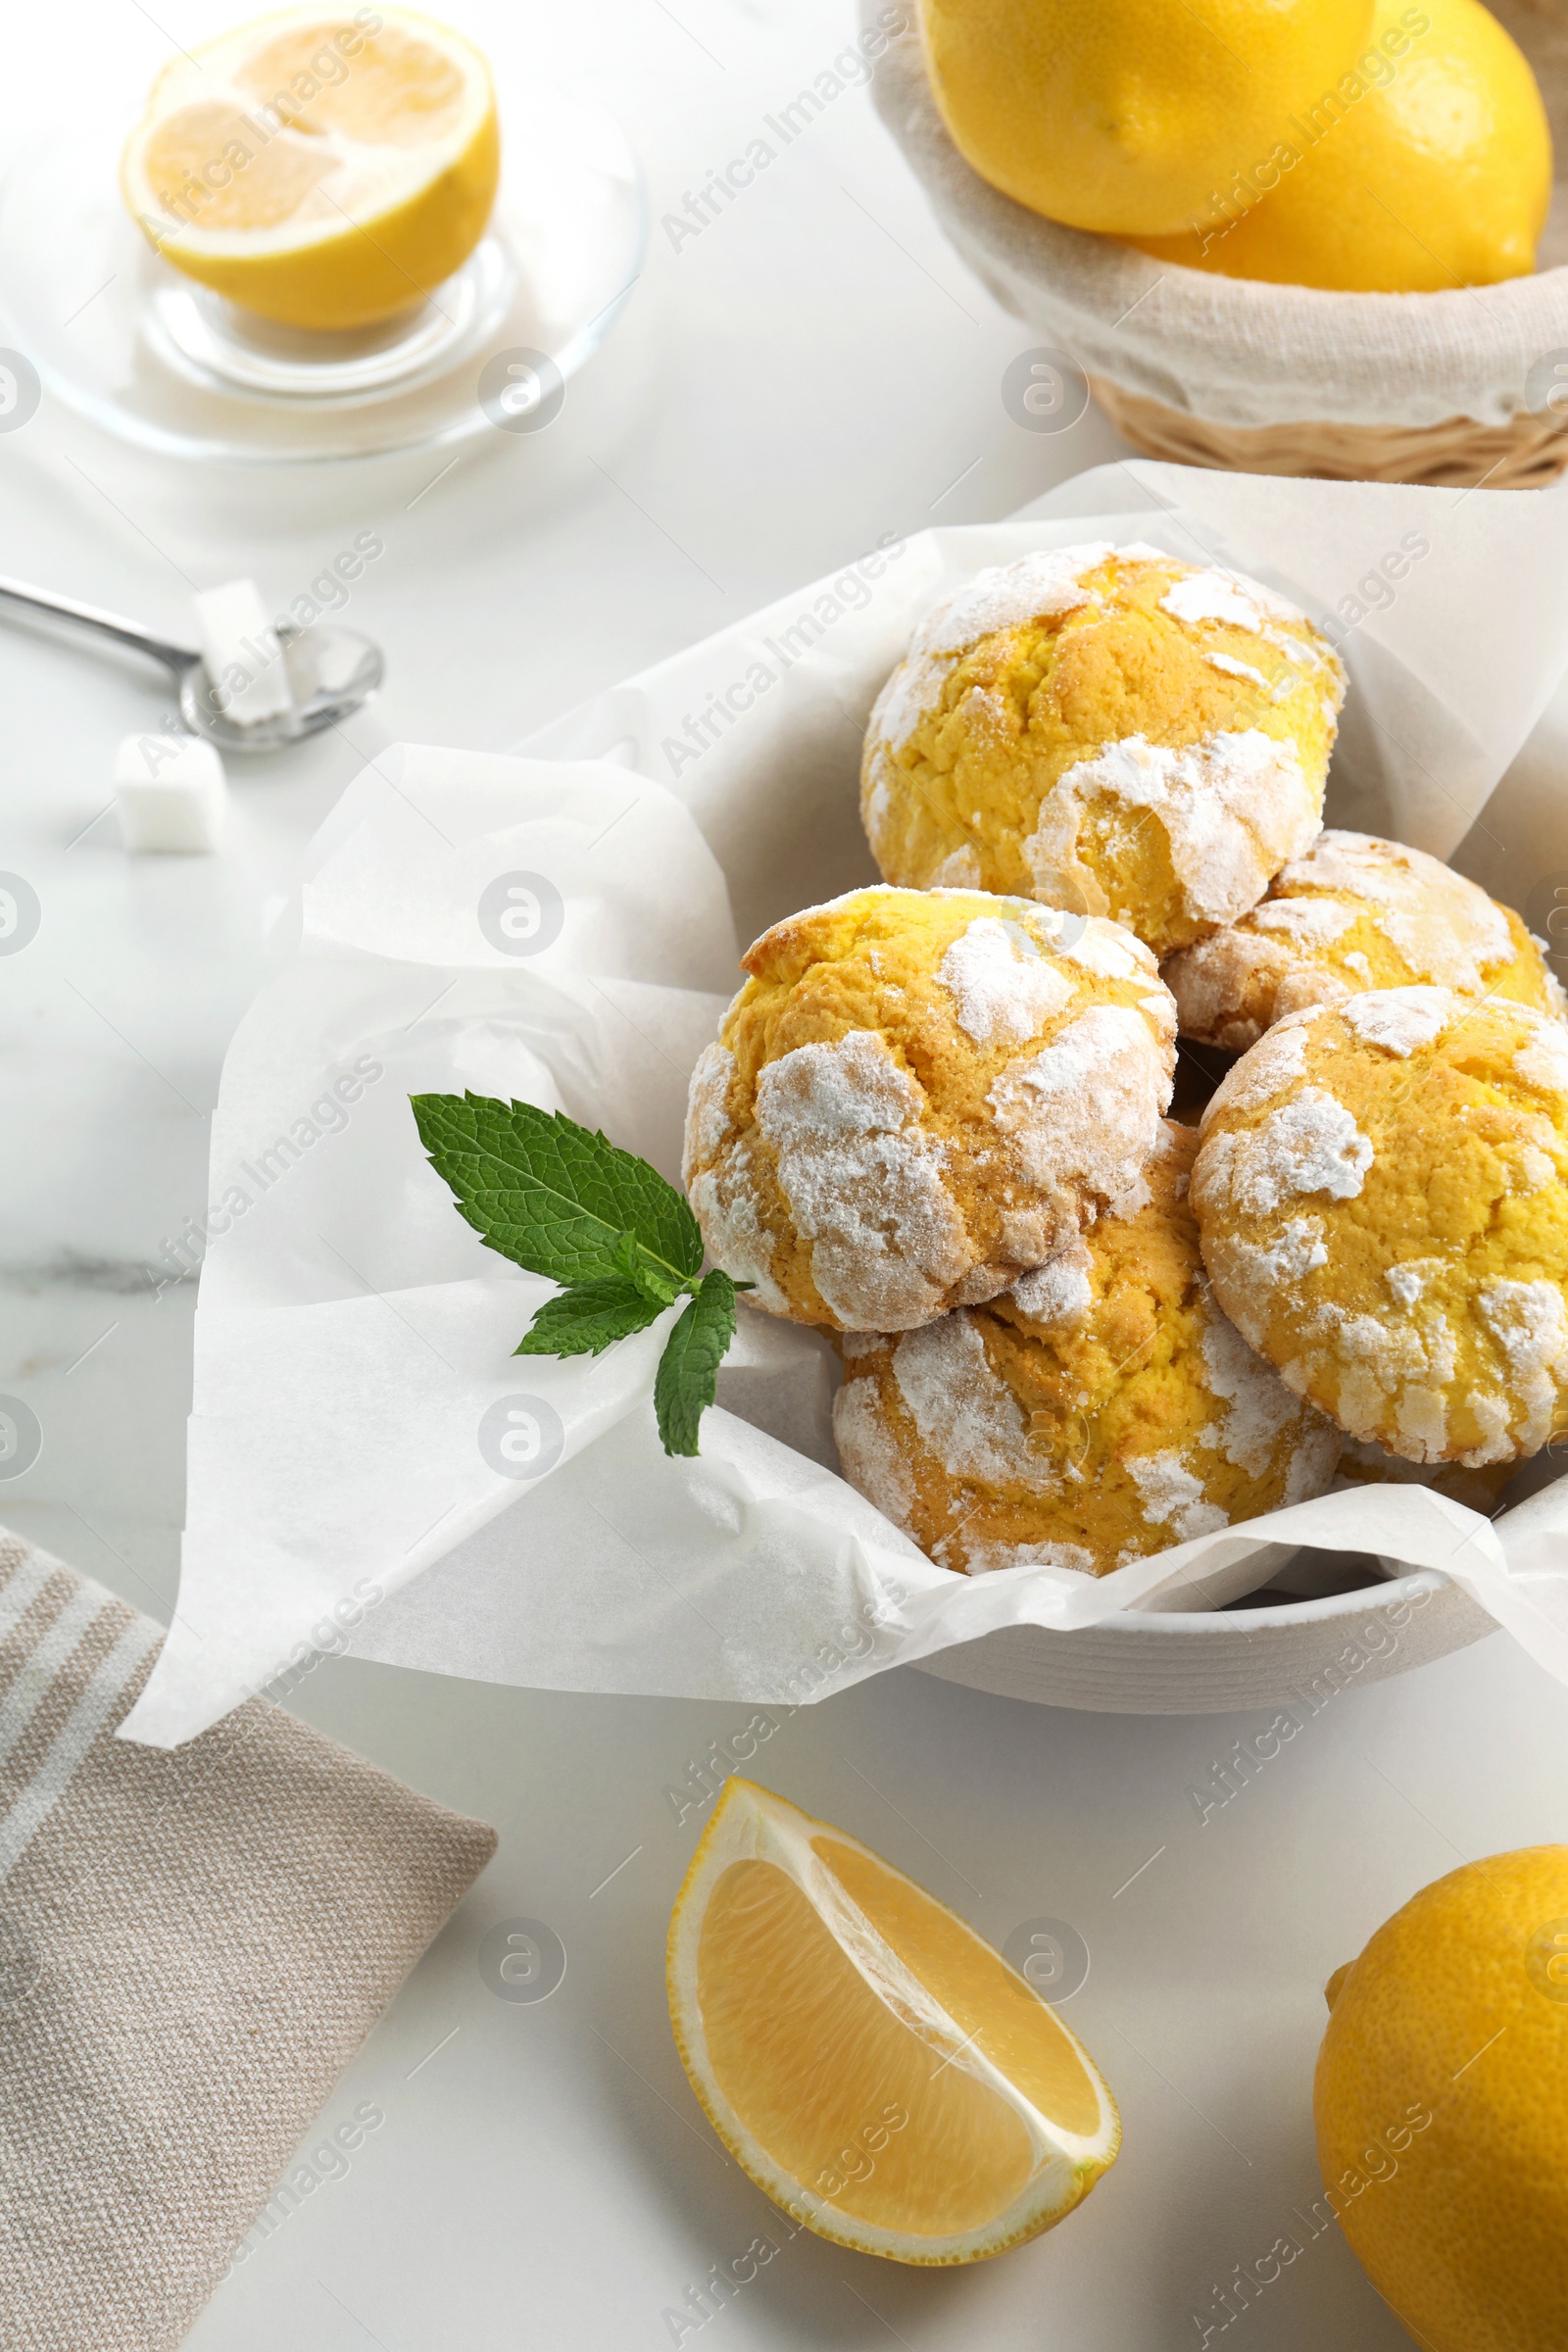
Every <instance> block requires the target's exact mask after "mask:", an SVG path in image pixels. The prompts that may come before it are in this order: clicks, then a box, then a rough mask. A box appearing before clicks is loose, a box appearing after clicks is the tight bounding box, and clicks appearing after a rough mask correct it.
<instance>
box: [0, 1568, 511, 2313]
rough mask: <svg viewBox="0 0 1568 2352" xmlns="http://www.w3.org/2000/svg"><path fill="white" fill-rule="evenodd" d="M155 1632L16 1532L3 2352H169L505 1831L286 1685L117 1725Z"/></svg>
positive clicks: (4, 1957) (9, 1573) (7, 1792)
mask: <svg viewBox="0 0 1568 2352" xmlns="http://www.w3.org/2000/svg"><path fill="white" fill-rule="evenodd" d="M160 1639H161V1634H160V1629H159V1628H158V1627H157V1626H156V1625H154V1624H153V1623H152V1622H151V1621H150V1620H149V1619H148V1618H145V1617H140V1616H138V1615H137V1614H136V1612H135V1611H134V1610H133V1609H129V1608H127V1607H126V1606H125V1605H124V1603H123V1602H122V1601H119V1600H117V1599H115V1598H114V1597H113V1595H112V1594H110V1593H106V1592H104V1591H103V1589H102V1588H101V1587H100V1586H98V1585H94V1584H91V1583H89V1582H88V1581H87V1580H86V1579H85V1578H83V1577H80V1576H77V1575H76V1574H75V1573H74V1572H73V1570H72V1569H70V1568H66V1567H63V1566H62V1565H61V1563H60V1562H59V1561H58V1560H55V1559H51V1558H50V1557H49V1555H48V1554H47V1553H46V1552H42V1551H39V1550H36V1549H34V1548H32V1547H30V1546H29V1545H28V1544H25V1543H24V1542H23V1541H22V1540H21V1539H20V1538H18V1537H16V1536H12V1535H9V1534H8V1533H7V1532H6V1531H5V1530H4V1529H0V2345H3V2346H4V2352H172V2347H173V2346H175V2345H176V2344H178V2343H179V2341H180V2340H181V2338H182V2337H183V2336H184V2335H185V2333H186V2332H187V2330H188V2329H189V2328H190V2327H191V2325H192V2323H193V2322H194V2320H195V2318H196V2315H197V2313H198V2312H199V2311H200V2310H201V2307H202V2305H203V2303H204V2302H205V2301H206V2300H207V2297H208V2296H209V2294H211V2292H212V2290H213V2288H214V2286H215V2285H216V2284H217V2282H218V2280H219V2279H220V2278H221V2277H222V2275H223V2272H224V2269H225V2267H226V2265H227V2262H228V2258H229V2255H230V2253H231V2251H232V2249H233V2248H234V2247H235V2246H236V2245H237V2244H238V2242H239V2240H240V2239H241V2238H242V2237H243V2236H244V2234H245V2232H246V2231H247V2230H248V2229H249V2228H250V2227H251V2224H252V2223H253V2221H254V2220H255V2217H256V2215H257V2214H258V2213H259V2212H260V2211H261V2209H262V2208H263V2206H264V2205H265V2204H266V2203H267V2200H268V2198H269V2197H270V2195H271V2193H272V2191H273V2189H274V2188H275V2186H276V2183H277V2181H278V2180H279V2178H280V2177H281V2175H282V2173H283V2171H284V2169H285V2167H286V2165H287V2163H288V2161H289V2159H290V2157H291V2156H292V2155H293V2153H294V2150H295V2148H296V2146H297V2145H298V2143H299V2141H300V2140H301V2138H302V2137H303V2136H304V2135H305V2133H306V2131H308V2130H309V2128H310V2125H311V2122H312V2120H313V2118H314V2117H315V2116H316V2114H317V2113H318V2111H319V2108H320V2107H321V2105H322V2104H323V2102H324V2101H325V2099H326V2098H327V2096H328V2094H329V2093H330V2091H331V2089H332V2086H333V2084H334V2082H336V2080H337V2077H338V2075H339V2074H340V2072H341V2071H342V2068H343V2066H344V2065H345V2063H346V2062H347V2060H348V2059H349V2058H350V2057H351V2056H352V2054H353V2052H354V2051H355V2050H356V2049H357V2048H358V2046H359V2044H360V2043H361V2042H362V2041H363V2040H364V2038H365V2035H366V2034H368V2031H369V2029H370V2027H371V2026H372V2025H373V2024H374V2023H375V2020H376V2019H377V2018H378V2017H379V2016H380V2014H381V2012H382V2011H383V2010H384V2009H385V2008H386V2006H387V2004H388V2002H389V2001H390V2000H391V1998H392V1996H393V1994H394V1993H395V1992H396V1990H397V1988H398V1985H399V1984H400V1983H401V1981H402V1979H403V1978H404V1977H405V1976H406V1975H407V1973H408V1971H409V1969H410V1968H412V1967H413V1965H414V1963H415V1961H416V1960H417V1958H418V1956H419V1954H420V1952H421V1951H422V1950H423V1949H424V1946H425V1945H426V1944H427V1943H428V1942H429V1940H430V1938H431V1936H434V1935H435V1934H436V1932H437V1930H438V1929H439V1928H440V1927H441V1926H442V1924H443V1922H444V1921H445V1920H446V1919H447V1918H448V1916H449V1915H450V1913H451V1912H452V1910H453V1908H454V1907H455V1905H456V1904H457V1903H458V1901H459V1900H460V1899H461V1897H462V1895H463V1894H464V1892H465V1890H466V1888H467V1887H468V1886H469V1885H470V1884H471V1883H472V1881H473V1879H474V1878H475V1877H476V1876H477V1874H478V1873H479V1871H481V1870H482V1869H483V1867H484V1865H485V1863H486V1862H487V1861H488V1860H489V1858H490V1856H491V1854H492V1853H493V1852H494V1850H495V1844H496V1838H495V1833H494V1832H493V1831H492V1830H489V1829H487V1828H485V1827H484V1825H483V1824H482V1823H479V1822H474V1821H467V1820H465V1819H464V1818H463V1817H462V1816H461V1815H459V1814H456V1813H449V1812H447V1811H446V1810H445V1808H444V1807H442V1806H440V1805H437V1804H434V1803H432V1802H431V1801H430V1800H429V1798H427V1797H423V1796H418V1795H417V1794H416V1793H415V1792H414V1791H413V1790H412V1789H405V1788H404V1787H402V1785H401V1784H400V1783H399V1782H397V1781H394V1780H392V1779H390V1778H389V1777H388V1776H387V1775H386V1774H385V1773H383V1772H378V1771H377V1770H376V1769H375V1768H374V1767H373V1766H372V1765H369V1764H367V1763H366V1762H364V1760H363V1759H362V1758H361V1757H359V1756H355V1755H352V1754H350V1752H349V1751H348V1750H347V1749H346V1748H342V1747H338V1746H336V1745H335V1744H334V1743H333V1742H332V1741H331V1740H326V1739H323V1738H322V1737H321V1735H320V1734H319V1733H318V1732H314V1731H312V1730H310V1729H309V1728H308V1727H307V1726H306V1725H304V1724H302V1723H298V1722H296V1721H295V1719H294V1718H293V1717H292V1716H289V1715H285V1714H284V1713H282V1712H281V1711H280V1710H279V1709H278V1708H276V1707H273V1706H271V1705H270V1704H269V1703H268V1702H267V1701H266V1700H265V1699H252V1700H250V1701H249V1702H248V1703H247V1704H246V1705H245V1706H243V1707H241V1708H239V1709H238V1710H237V1711H236V1712H235V1713H234V1714H232V1715H230V1716H228V1717H227V1718H226V1719H225V1721H223V1722H222V1723H221V1724H218V1725H216V1726H215V1727H214V1729H213V1730H212V1731H210V1732H207V1733H204V1734H203V1736H202V1737H201V1738H200V1739H199V1740H192V1741H191V1742H190V1743H189V1744H188V1745H187V1746H185V1747H182V1748H178V1749H175V1750H174V1751H172V1752H165V1751H163V1750H161V1749H156V1748H147V1747H137V1746H132V1745H130V1744H128V1743H127V1742H125V1741H123V1740H116V1739H115V1738H114V1732H115V1727H116V1726H117V1725H118V1724H119V1723H120V1722H121V1721H122V1719H123V1716H124V1715H125V1713H126V1712H127V1710H128V1709H129V1707H130V1705H131V1702H132V1701H133V1699H134V1698H135V1696H136V1693H137V1692H138V1691H139V1690H140V1688H141V1685H142V1683H143V1682H144V1681H145V1679H146V1676H147V1673H148V1670H149V1668H150V1666H151V1663H152V1660H153V1657H154V1655H155V1653H156V1651H157V1648H158V1644H159V1642H160Z"/></svg>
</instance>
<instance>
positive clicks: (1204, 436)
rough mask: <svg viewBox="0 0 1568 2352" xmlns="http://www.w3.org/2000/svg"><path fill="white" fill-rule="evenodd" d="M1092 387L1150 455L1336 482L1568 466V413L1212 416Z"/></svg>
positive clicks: (1489, 476)
mask: <svg viewBox="0 0 1568 2352" xmlns="http://www.w3.org/2000/svg"><path fill="white" fill-rule="evenodd" d="M1089 386H1090V390H1091V391H1092V392H1093V393H1094V396H1095V398H1096V400H1097V401H1098V402H1099V403H1100V405H1101V407H1102V408H1103V410H1104V412H1105V414H1106V416H1107V417H1109V418H1110V420H1111V423H1112V424H1113V425H1114V426H1115V427H1116V430H1117V431H1118V432H1119V433H1120V434H1121V435H1122V437H1123V439H1124V440H1127V441H1130V442H1131V443H1132V445H1133V447H1134V449H1138V450H1142V451H1143V453H1144V455H1145V456H1146V457H1150V458H1165V459H1168V460H1170V461H1171V463H1173V464H1174V465H1177V466H1218V467H1222V468H1225V469H1228V470H1229V471H1230V472H1233V473H1295V474H1311V475H1314V476H1315V477H1316V478H1317V479H1318V480H1320V481H1330V482H1451V483H1454V484H1456V485H1459V486H1462V487H1470V488H1473V487H1478V486H1479V485H1481V484H1482V483H1485V484H1486V486H1487V488H1488V489H1491V490H1541V489H1544V487H1545V485H1546V484H1547V483H1548V482H1554V481H1555V480H1556V479H1557V477H1558V475H1559V474H1560V473H1561V472H1562V470H1563V468H1564V466H1568V417H1551V416H1542V417H1538V416H1533V415H1532V414H1531V412H1530V411H1529V410H1528V409H1525V410H1521V411H1520V412H1519V414H1518V415H1517V416H1516V417H1511V418H1510V419H1509V421H1508V423H1506V424H1477V423H1476V421H1475V419H1474V418H1473V417H1447V418H1446V420H1445V421H1444V422H1443V423H1442V424H1426V425H1391V424H1326V423H1325V424H1307V423H1303V424H1264V425H1243V424H1210V423H1209V421H1208V419H1207V418H1206V417H1192V416H1188V415H1186V414H1184V412H1183V411H1182V410H1180V409H1168V408H1166V407H1165V405H1164V403H1163V402H1162V401H1157V400H1150V399H1148V398H1147V397H1146V396H1145V395H1144V394H1142V393H1139V392H1128V391H1126V390H1125V389H1124V388H1123V386H1122V385H1120V384H1117V383H1113V382H1112V381H1111V380H1110V378H1109V377H1108V376H1103V375H1092V376H1091V377H1090V379H1089Z"/></svg>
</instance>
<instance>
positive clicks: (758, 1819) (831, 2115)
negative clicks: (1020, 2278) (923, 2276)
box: [668, 1780, 1121, 2263]
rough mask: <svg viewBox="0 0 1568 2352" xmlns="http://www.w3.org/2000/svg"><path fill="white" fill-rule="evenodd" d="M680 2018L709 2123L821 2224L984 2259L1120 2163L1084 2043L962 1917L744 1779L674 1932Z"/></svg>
mask: <svg viewBox="0 0 1568 2352" xmlns="http://www.w3.org/2000/svg"><path fill="white" fill-rule="evenodd" d="M668 1982H669V2014H670V2019H671V2022H672V2024H673V2026H674V2029H675V2041H676V2045H677V2047H678V2048H679V2050H680V2054H681V2059H682V2061H683V2063H684V2065H685V2068H686V2072H687V2073H688V2075H690V2077H691V2080H692V2087H693V2089H694V2090H695V2091H696V2093H697V2096H698V2097H699V2099H701V2101H702V2103H703V2105H704V2107H705V2108H706V2109H707V2111H708V2117H709V2121H710V2122H711V2124H712V2127H713V2129H714V2131H716V2132H717V2133H718V2135H719V2137H720V2139H721V2140H722V2141H723V2142H724V2145H725V2146H726V2147H727V2148H728V2149H729V2151H730V2153H731V2155H732V2156H734V2158H735V2159H736V2161H737V2162H738V2163H739V2164H741V2165H742V2166H744V2168H745V2170H746V2171H747V2172H748V2173H750V2175H751V2177H752V2179H753V2180H755V2181H756V2182H757V2184H758V2186H759V2187H760V2188H761V2189H765V2191H766V2192H767V2194H768V2195H769V2196H770V2197H771V2198H772V2199H773V2200H774V2202H775V2203H776V2204H778V2205H781V2206H783V2208H784V2210H785V2211H786V2212H787V2213H789V2214H791V2215H792V2216H793V2217H794V2218H795V2219H796V2220H797V2221H799V2222H803V2223H804V2224H805V2225H806V2227H807V2228H808V2229H814V2230H815V2231H816V2232H817V2233H818V2235H819V2236H822V2237H830V2238H834V2239H836V2240H837V2242H838V2243H839V2244H840V2245H845V2246H855V2247H857V2248H858V2250H859V2251H860V2252H861V2253H862V2254H881V2255H885V2256H887V2257H888V2258H889V2259H890V2260H891V2261H894V2262H911V2263H958V2262H979V2261H981V2260H983V2259H984V2258H985V2257H986V2256H987V2255H991V2254H1000V2253H1002V2252H1003V2250H1004V2248H1005V2247H1007V2246H1013V2245H1017V2244H1018V2243H1019V2242H1020V2241H1021V2240H1022V2239H1024V2238H1027V2237H1034V2236H1036V2235H1038V2233H1039V2232H1040V2231H1041V2230H1042V2229H1050V2228H1051V2227H1052V2225H1053V2223H1055V2222H1059V2221H1060V2220H1061V2219H1062V2217H1063V2216H1064V2215H1065V2214H1068V2213H1070V2212H1071V2211H1072V2209H1073V2207H1074V2206H1075V2205H1078V2204H1081V2203H1082V2201H1083V2199H1084V2198H1085V2197H1086V2196H1087V2195H1088V2194H1089V2191H1090V2190H1091V2189H1092V2188H1093V2187H1094V2185H1095V2182H1096V2181H1097V2180H1099V2179H1100V2176H1101V2174H1102V2173H1103V2172H1105V2171H1106V2170H1107V2168H1108V2167H1109V2166H1110V2165H1111V2164H1112V2163H1114V2161H1115V2157H1116V2151H1117V2149H1118V2147H1119V2146H1120V2144H1121V2123H1120V2119H1119V2118H1118V2116H1117V2114H1116V2109H1115V2105H1114V2103H1113V2101H1112V2099H1111V2095H1110V2092H1109V2091H1108V2090H1107V2088H1106V2087H1105V2084H1104V2082H1103V2081H1102V2079H1101V2076H1100V2074H1099V2072H1098V2070H1097V2068H1096V2066H1095V2064H1094V2061H1093V2060H1092V2059H1091V2058H1090V2056H1089V2054H1088V2052H1087V2051H1086V2050H1085V2049H1084V2047H1083V2045H1082V2044H1081V2043H1080V2042H1079V2041H1078V2040H1077V2039H1076V2038H1075V2037H1074V2035H1073V2034H1070V2033H1069V2032H1068V2031H1067V2028H1066V2027H1065V2026H1064V2025H1063V2024H1062V2023H1061V2020H1060V2019H1059V2018H1058V2017H1057V2016H1056V2014H1055V2012H1054V2010H1053V2009H1052V2008H1051V2007H1050V2006H1049V2005H1048V2004H1047V2003H1046V2002H1045V2001H1043V2000H1042V1999H1041V1997H1040V1995H1039V1993H1038V1992H1036V1990H1035V1988H1034V1986H1033V1985H1028V1984H1026V1983H1025V1982H1024V1980H1023V1978H1022V1977H1020V1976H1018V1975H1017V1974H1016V1973H1015V1971H1014V1970H1012V1969H1011V1968H1009V1967H1008V1966H1007V1964H1006V1962H1005V1960H1003V1959H1002V1958H1001V1957H1000V1956H999V1954H997V1953H996V1952H994V1951H993V1950H992V1948H991V1946H990V1945H989V1944H988V1943H984V1942H982V1940H981V1938H980V1937H979V1936H977V1935H976V1934H975V1933H974V1930H973V1929H972V1928H970V1927H968V1926H966V1925H965V1923H964V1922H963V1921H962V1920H961V1919H959V1918H958V1917H957V1915H956V1912H953V1911H950V1910H948V1908H947V1906H946V1905H945V1904H943V1903H939V1902H937V1901H936V1900H935V1899H934V1897H932V1896H931V1895H929V1894H927V1893H926V1892H925V1891H924V1889H923V1888H921V1887H917V1886H916V1885H915V1884H914V1882H913V1880H912V1879H907V1878H906V1877H905V1876H904V1874H903V1873H902V1872H901V1871H897V1870H895V1869H893V1868H892V1866H891V1864H889V1863H887V1862H884V1861H882V1860H881V1859H880V1858H879V1857H878V1856H877V1855H876V1854H873V1853H872V1852H871V1851H870V1850H869V1848H868V1847H866V1846H863V1845H861V1844H860V1843H859V1842H858V1839H856V1838H849V1837H846V1835H845V1834H844V1832H843V1831H842V1830H835V1829H832V1828H830V1827H829V1826H828V1824H827V1823H826V1822H822V1821H813V1820H812V1819H811V1816H810V1815H809V1813H802V1812H800V1811H799V1810H798V1809H797V1808H796V1807H795V1806H794V1805H792V1804H788V1803H786V1801H785V1800H784V1798H783V1797H779V1796H774V1795H772V1794H771V1793H770V1792H769V1791H768V1790H767V1789H759V1788H756V1787H754V1785H753V1784H752V1783H751V1782H750V1781H743V1780H732V1781H730V1782H729V1783H728V1785H727V1786H726V1788H725V1790H724V1793H723V1795H722V1797H721V1798H720V1800H719V1803H718V1806H717V1808H716V1810H715V1812H714V1814H713V1818H712V1820H711V1822H710V1823H709V1825H708V1828H707V1830H706V1831H705V1832H704V1834H703V1838H702V1840H701V1842H700V1843H699V1845H698V1848H697V1851H696V1853H695V1854H694V1856H693V1857H692V1866H691V1869H690V1870H689V1871H688V1872H687V1874H686V1881H685V1884H684V1886H683V1887H681V1890H680V1893H679V1895H678V1896H677V1898H676V1902H675V1909H674V1913H673V1915H672V1917H671V1919H670V1923H669V1958H668Z"/></svg>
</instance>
